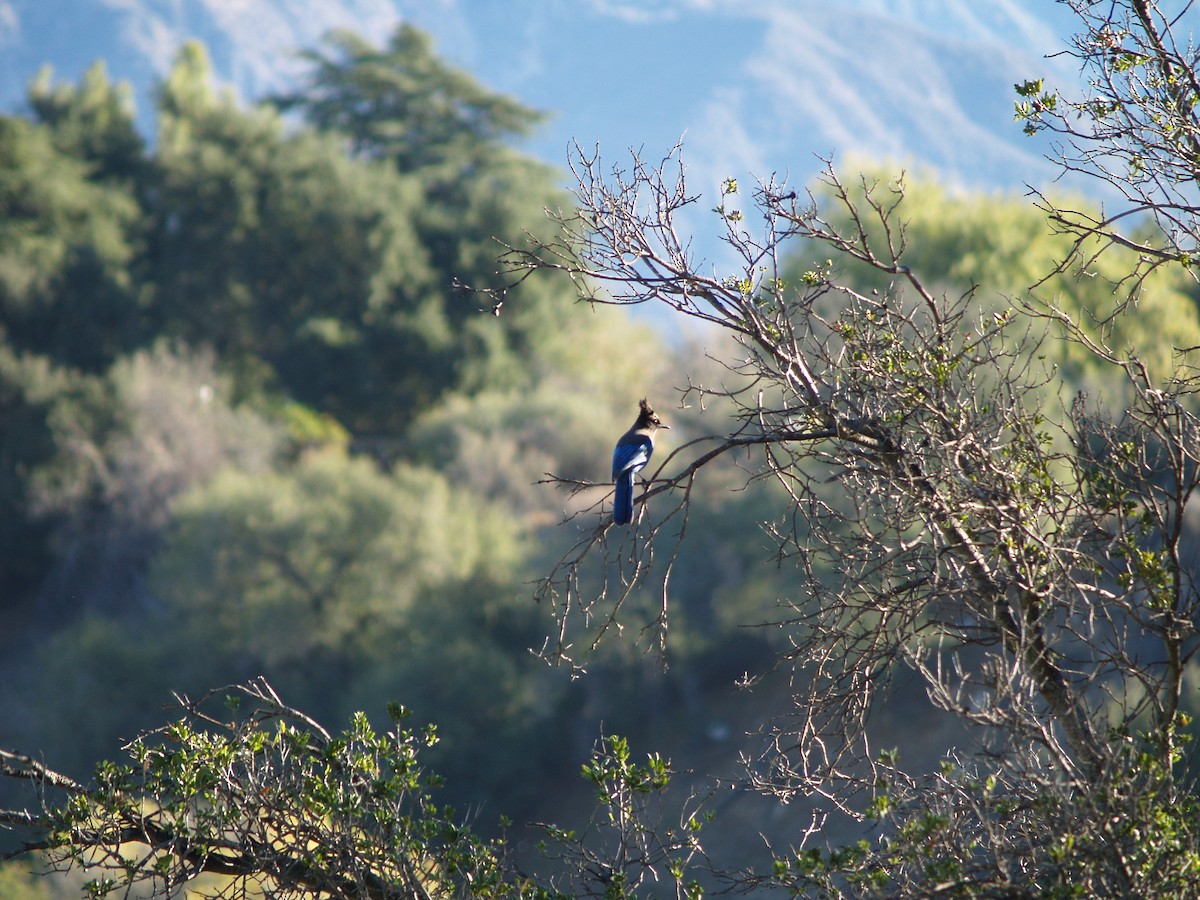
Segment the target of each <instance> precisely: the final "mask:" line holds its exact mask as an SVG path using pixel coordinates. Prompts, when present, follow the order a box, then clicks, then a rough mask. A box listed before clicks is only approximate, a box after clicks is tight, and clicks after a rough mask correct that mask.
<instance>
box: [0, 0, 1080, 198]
mask: <svg viewBox="0 0 1200 900" xmlns="http://www.w3.org/2000/svg"><path fill="white" fill-rule="evenodd" d="M400 19H407V20H410V21H413V22H414V23H415V24H417V25H419V26H420V27H422V28H424V29H425V30H427V31H430V32H432V33H433V34H434V36H435V38H436V41H437V47H438V49H439V51H440V52H441V53H442V54H443V55H445V56H447V57H448V58H449V59H451V60H452V61H454V62H455V63H456V64H458V65H461V66H463V67H464V68H466V69H468V70H470V71H472V72H473V73H475V74H476V75H477V76H478V77H479V78H480V79H481V80H483V81H484V82H485V83H486V84H488V85H490V86H492V87H494V88H496V89H499V90H502V91H505V92H507V93H510V94H513V95H515V96H517V97H518V98H520V99H522V100H523V101H525V102H526V103H529V104H531V105H533V106H536V107H539V108H543V109H547V110H550V111H552V112H554V113H555V118H554V120H553V121H552V122H551V124H550V125H549V126H547V127H546V128H545V129H544V130H543V131H542V132H541V133H540V134H539V135H538V136H537V137H536V138H535V139H533V140H531V141H530V143H529V144H528V147H527V149H529V150H530V151H531V152H533V153H535V154H537V155H539V156H541V157H543V158H545V159H546V160H547V161H549V162H552V163H555V164H559V165H561V164H562V163H563V162H564V160H565V158H566V148H567V145H568V143H569V141H570V140H572V139H576V140H578V141H579V142H580V143H581V144H583V145H585V146H589V147H590V146H592V145H594V144H596V143H599V144H600V146H601V147H602V148H603V149H604V151H605V155H606V156H608V157H619V156H621V155H622V154H623V153H624V151H625V150H626V148H629V147H635V148H636V147H640V148H644V149H645V152H646V154H647V155H648V156H655V157H657V156H658V155H660V154H662V153H663V152H665V151H666V150H667V149H669V148H670V147H671V145H672V144H674V143H675V141H677V140H678V139H680V138H681V137H683V138H684V139H685V147H686V158H687V160H688V162H689V165H690V167H691V170H692V178H693V184H694V185H695V186H696V187H698V188H699V189H703V190H708V189H710V188H711V187H712V186H715V185H716V184H717V183H718V182H719V180H720V179H722V178H724V177H727V176H738V177H742V178H747V177H749V176H750V175H767V174H770V173H771V172H775V171H778V172H785V171H790V173H791V175H792V178H793V180H794V181H804V180H807V178H808V177H809V176H810V175H811V173H812V172H813V171H814V170H815V169H816V167H817V162H816V160H815V158H814V154H822V155H825V154H830V153H835V154H837V155H838V156H839V157H842V158H844V157H846V156H848V155H855V156H857V155H862V156H867V157H871V158H875V159H890V160H894V161H899V162H903V163H905V164H908V165H917V166H927V167H930V168H932V169H935V170H937V171H938V172H940V173H941V174H942V176H943V177H945V178H947V179H950V180H953V181H956V182H961V183H963V184H966V185H971V186H984V187H1018V186H1020V185H1021V184H1022V183H1024V182H1026V181H1035V182H1044V181H1045V180H1046V178H1048V177H1049V176H1050V175H1051V174H1052V172H1051V170H1050V169H1049V167H1048V166H1047V164H1046V163H1045V161H1044V160H1043V158H1042V153H1043V152H1044V147H1043V146H1042V145H1040V144H1039V143H1037V142H1034V141H1030V139H1028V138H1027V137H1026V136H1025V135H1023V134H1022V133H1021V131H1020V128H1019V127H1017V126H1016V125H1015V124H1014V123H1013V120H1012V108H1013V107H1012V102H1013V99H1014V95H1013V89H1012V85H1013V83H1014V82H1016V81H1019V80H1023V79H1024V78H1028V77H1036V76H1040V75H1043V74H1047V73H1049V72H1051V71H1052V68H1053V67H1054V66H1059V67H1060V68H1061V67H1062V65H1063V64H1062V63H1055V62H1053V61H1050V60H1047V59H1046V58H1045V57H1046V55H1047V54H1050V53H1053V52H1055V51H1057V50H1059V49H1061V48H1062V46H1063V41H1064V39H1065V38H1066V36H1067V35H1068V34H1069V28H1070V24H1071V22H1070V18H1069V15H1068V14H1067V13H1066V12H1065V11H1064V10H1062V8H1061V7H1060V6H1059V5H1058V4H1054V3H1050V2H1047V0H990V2H988V3H979V2H978V0H840V2H831V0H657V2H654V0H506V2H504V3H498V2H494V0H0V105H3V107H4V108H6V109H13V108H15V107H18V106H19V104H20V102H21V99H22V97H23V95H24V90H25V85H26V83H27V82H28V80H29V78H30V77H32V76H33V75H34V74H35V72H36V71H37V69H38V68H39V66H40V65H42V64H43V63H49V64H50V65H52V66H53V67H54V69H55V71H56V73H57V74H58V75H59V77H62V78H69V79H74V78H76V77H78V75H79V73H80V72H81V71H82V70H83V69H84V68H85V67H86V66H87V65H88V64H89V63H90V62H91V61H92V60H94V59H96V58H104V59H106V60H107V62H108V66H109V70H110V72H111V73H112V74H113V75H114V76H116V77H118V78H122V79H128V80H130V81H131V82H132V83H133V84H134V86H135V89H136V95H137V97H138V108H139V112H140V114H141V116H142V121H143V122H144V123H145V124H146V126H147V128H148V127H149V124H150V117H149V109H150V107H151V101H150V96H151V95H150V91H151V85H152V83H153V81H154V79H155V77H157V76H158V75H160V74H161V73H162V72H163V71H165V69H166V67H167V66H168V65H169V63H170V61H171V59H172V57H173V55H174V53H175V51H176V49H177V48H178V46H179V44H180V43H181V42H182V41H184V40H186V39H188V38H190V37H198V38H200V39H202V40H203V41H204V42H205V43H206V44H207V45H208V47H209V49H210V52H211V54H212V56H213V59H214V63H215V65H216V68H217V71H218V72H219V74H220V76H221V77H222V78H223V79H224V80H226V81H227V82H229V83H230V84H232V85H233V86H234V87H235V88H236V89H237V90H238V91H239V92H240V93H241V94H242V95H243V96H245V97H251V98H252V97H258V96H262V95H264V94H267V93H270V92H271V91H273V90H277V89H279V88H281V87H283V86H285V85H287V84H289V83H291V82H292V81H293V79H294V78H295V77H296V74H297V61H296V59H295V56H294V51H295V50H296V49H297V48H301V47H305V46H312V45H313V44H314V43H315V42H316V41H317V40H318V38H319V36H320V35H321V34H322V33H324V32H325V31H326V30H328V29H330V28H335V27H349V28H353V29H355V30H357V31H359V32H361V33H363V34H365V35H367V36H369V37H371V38H373V39H376V40H382V39H383V38H384V36H385V35H386V34H387V33H388V31H389V30H390V29H391V28H392V27H393V25H394V24H395V23H396V22H397V21H398V20H400ZM1057 76H1058V77H1061V78H1062V79H1063V80H1064V81H1066V82H1067V83H1070V82H1071V81H1072V80H1073V79H1074V77H1075V76H1074V74H1073V73H1072V72H1071V71H1069V70H1066V71H1059V72H1058V73H1057Z"/></svg>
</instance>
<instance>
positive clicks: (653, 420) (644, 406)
mask: <svg viewBox="0 0 1200 900" xmlns="http://www.w3.org/2000/svg"><path fill="white" fill-rule="evenodd" d="M638 410H639V412H638V425H639V426H640V427H643V428H644V427H646V426H647V425H650V426H653V427H654V428H669V427H670V426H669V425H664V424H663V423H662V419H660V418H659V417H658V413H656V412H655V411H654V410H653V409H651V408H650V404H649V403H647V402H646V398H645V397H643V398H642V399H641V400H640V401H639V402H638Z"/></svg>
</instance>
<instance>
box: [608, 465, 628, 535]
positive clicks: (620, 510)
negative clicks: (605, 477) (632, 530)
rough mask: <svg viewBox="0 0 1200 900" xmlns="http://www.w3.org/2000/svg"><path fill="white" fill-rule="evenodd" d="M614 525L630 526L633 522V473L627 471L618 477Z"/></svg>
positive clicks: (614, 504) (614, 497) (614, 500)
mask: <svg viewBox="0 0 1200 900" xmlns="http://www.w3.org/2000/svg"><path fill="white" fill-rule="evenodd" d="M612 520H613V524H614V525H628V524H629V523H630V522H632V521H633V472H632V471H625V472H622V473H621V474H620V475H618V476H617V490H616V492H615V493H614V494H613V513H612Z"/></svg>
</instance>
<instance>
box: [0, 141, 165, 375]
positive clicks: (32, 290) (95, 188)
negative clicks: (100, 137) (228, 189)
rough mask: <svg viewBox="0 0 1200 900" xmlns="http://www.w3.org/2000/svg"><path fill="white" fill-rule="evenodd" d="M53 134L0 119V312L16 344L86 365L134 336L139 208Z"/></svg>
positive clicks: (108, 357) (93, 365) (103, 362)
mask: <svg viewBox="0 0 1200 900" xmlns="http://www.w3.org/2000/svg"><path fill="white" fill-rule="evenodd" d="M90 176H91V167H90V166H89V165H88V164H87V163H86V162H85V161H83V160H81V159H78V158H76V157H74V156H71V155H68V154H67V153H65V152H63V151H62V150H60V149H58V148H57V147H56V146H55V145H54V142H53V140H52V137H51V135H50V134H49V133H48V132H47V131H46V130H45V129H41V128H36V127H34V126H33V125H31V124H30V123H28V122H25V121H23V120H20V119H11V118H0V316H2V318H3V322H4V328H5V336H6V338H7V340H8V341H9V342H10V343H11V344H12V345H13V346H14V347H15V348H16V349H18V350H19V351H22V352H27V353H38V354H42V355H46V356H49V357H50V358H51V359H53V360H54V361H55V362H58V363H63V364H67V365H72V366H79V367H81V368H85V369H88V370H90V371H97V370H99V369H102V368H104V367H106V366H108V365H109V364H111V362H112V361H113V360H114V359H115V358H116V356H117V355H118V354H120V353H121V352H124V351H127V350H129V349H130V348H132V347H133V346H136V342H137V340H138V339H139V337H140V334H141V332H140V325H141V323H140V318H139V317H140V309H139V300H138V293H137V291H136V289H135V286H134V285H133V283H132V281H131V279H130V276H129V271H128V267H129V265H130V262H131V260H132V258H133V256H134V253H135V247H136V236H135V228H134V225H135V222H136V221H137V216H138V206H137V203H136V201H135V199H134V198H133V197H132V196H131V195H130V193H129V191H128V189H127V188H124V187H121V186H112V185H108V184H103V183H99V182H94V181H93V180H92V179H91V177H90Z"/></svg>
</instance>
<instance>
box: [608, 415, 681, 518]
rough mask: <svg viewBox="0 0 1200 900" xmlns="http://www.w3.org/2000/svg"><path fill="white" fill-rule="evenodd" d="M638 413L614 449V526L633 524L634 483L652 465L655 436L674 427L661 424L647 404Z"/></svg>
mask: <svg viewBox="0 0 1200 900" xmlns="http://www.w3.org/2000/svg"><path fill="white" fill-rule="evenodd" d="M638 410H639V411H638V417H637V421H636V422H634V423H633V427H632V428H630V429H629V430H628V431H627V432H625V433H624V434H623V435H621V439H620V440H619V441H617V446H616V447H615V448H614V449H613V462H612V477H613V483H614V484H616V486H617V489H616V492H615V493H614V495H613V512H612V520H613V524H615V525H628V524H629V523H630V522H632V521H633V479H634V477H635V476H636V475H637V473H638V472H640V471H642V469H644V468H646V463H648V462H650V454H652V453H653V452H654V433H655V432H656V431H658V429H660V428H667V429H669V428H670V427H671V426H670V425H664V424H663V423H662V421H661V420H660V419H659V418H658V416H657V415H655V414H654V410H652V409H651V408H650V404H649V403H647V402H646V401H645V400H642V402H641V403H639V404H638Z"/></svg>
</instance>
